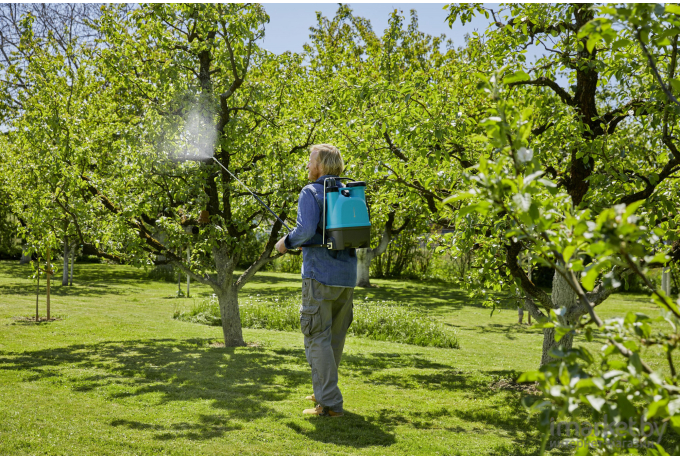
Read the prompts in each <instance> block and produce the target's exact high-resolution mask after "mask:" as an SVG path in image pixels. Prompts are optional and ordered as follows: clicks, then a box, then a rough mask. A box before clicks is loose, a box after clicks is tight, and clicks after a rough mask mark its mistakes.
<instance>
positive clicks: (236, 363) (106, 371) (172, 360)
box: [0, 339, 395, 447]
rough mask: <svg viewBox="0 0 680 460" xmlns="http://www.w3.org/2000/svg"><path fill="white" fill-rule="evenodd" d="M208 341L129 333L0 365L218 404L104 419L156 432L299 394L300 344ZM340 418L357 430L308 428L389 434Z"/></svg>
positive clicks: (331, 434)
mask: <svg viewBox="0 0 680 460" xmlns="http://www.w3.org/2000/svg"><path fill="white" fill-rule="evenodd" d="M208 342H209V341H208V340H203V339H194V340H171V339H160V340H130V341H111V342H100V343H97V344H91V345H73V346H68V347H62V348H53V349H44V350H36V351H29V352H22V353H2V352H0V371H18V372H22V373H24V375H25V377H24V378H25V379H26V380H28V381H43V382H48V383H52V384H56V385H59V386H62V385H64V384H66V385H67V386H70V387H71V388H72V389H73V391H75V392H82V393H88V392H96V394H97V395H98V396H99V395H101V394H102V393H104V394H105V395H106V396H105V398H111V399H114V400H119V401H120V402H121V403H123V404H136V403H138V402H139V401H144V402H145V403H146V404H149V401H151V403H150V404H151V405H152V407H153V405H154V404H156V405H164V404H168V403H173V402H178V401H179V402H181V401H201V400H207V401H210V402H211V406H212V407H213V408H214V409H217V410H219V411H220V414H219V416H214V415H204V414H197V415H193V414H192V415H190V417H196V418H197V419H196V420H191V421H186V422H182V423H175V424H163V423H162V422H161V423H159V422H158V421H157V420H152V423H149V421H148V420H126V419H121V418H116V419H113V420H111V422H110V424H111V425H112V426H118V427H124V428H127V429H134V430H142V431H149V432H151V433H153V434H152V437H153V438H154V439H159V440H167V439H174V438H180V437H181V438H187V439H195V440H201V439H209V438H213V437H219V436H222V435H223V434H225V433H226V432H227V431H230V430H239V429H242V427H243V423H245V422H249V421H252V420H255V419H261V418H266V417H275V418H278V419H285V418H286V416H285V415H284V414H280V413H277V411H276V410H274V409H272V408H271V406H270V405H269V404H267V402H269V401H283V400H290V399H293V393H294V392H295V393H296V394H297V393H298V392H299V388H300V387H303V386H309V385H310V384H311V375H310V372H309V371H308V370H307V368H306V366H307V363H306V359H305V355H304V350H302V349H293V348H287V349H286V348H284V349H275V350H267V349H262V348H251V347H241V348H209V347H208ZM272 351H273V353H272ZM303 366H304V367H303ZM302 369H304V370H302ZM295 398H296V399H297V397H295ZM319 419H321V418H320V417H319ZM346 420H349V421H350V422H351V424H350V425H349V426H354V427H358V428H359V429H360V430H361V435H360V436H358V435H357V432H356V428H354V429H349V428H343V430H346V431H344V433H345V435H342V433H341V432H338V431H337V430H333V429H332V428H328V427H332V425H328V427H325V428H324V426H322V425H321V424H320V425H319V427H318V429H317V430H314V432H313V433H310V434H309V436H310V437H311V438H312V439H319V440H322V441H323V442H330V443H339V444H347V445H352V446H357V447H365V446H370V445H388V444H392V443H394V442H395V439H394V435H392V434H389V433H387V432H385V431H384V430H383V429H382V428H381V427H380V425H379V424H377V423H375V422H373V421H371V420H368V419H365V418H362V417H361V416H358V415H348V417H346ZM323 421H324V420H314V421H313V423H323ZM291 423H293V425H294V424H295V422H291ZM329 430H330V431H329ZM303 431H304V430H303Z"/></svg>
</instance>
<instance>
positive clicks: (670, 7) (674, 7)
mask: <svg viewBox="0 0 680 460" xmlns="http://www.w3.org/2000/svg"><path fill="white" fill-rule="evenodd" d="M665 11H666V13H671V14H678V15H680V5H678V4H677V3H666V10H665Z"/></svg>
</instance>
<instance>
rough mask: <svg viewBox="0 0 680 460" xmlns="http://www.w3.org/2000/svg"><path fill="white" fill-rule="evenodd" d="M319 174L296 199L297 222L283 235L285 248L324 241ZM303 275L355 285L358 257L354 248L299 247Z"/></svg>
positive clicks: (322, 200) (337, 283)
mask: <svg viewBox="0 0 680 460" xmlns="http://www.w3.org/2000/svg"><path fill="white" fill-rule="evenodd" d="M327 177H338V176H328V175H327V176H321V177H320V178H319V179H317V180H316V181H315V182H313V183H311V184H309V185H307V186H305V187H304V188H303V189H302V191H301V192H300V197H299V198H298V212H297V225H296V227H295V228H294V229H293V231H291V232H290V233H289V234H288V236H286V240H285V244H286V248H287V249H294V248H298V247H300V246H302V245H303V244H321V243H322V242H323V236H322V229H321V217H322V212H321V210H322V209H323V203H324V200H325V197H324V194H323V181H324V179H325V178H327ZM302 278H312V279H315V280H317V281H318V282H319V283H322V284H325V285H327V286H343V287H355V286H356V283H357V257H356V251H355V250H354V249H343V250H342V251H332V250H330V249H327V248H325V247H321V248H308V247H303V248H302Z"/></svg>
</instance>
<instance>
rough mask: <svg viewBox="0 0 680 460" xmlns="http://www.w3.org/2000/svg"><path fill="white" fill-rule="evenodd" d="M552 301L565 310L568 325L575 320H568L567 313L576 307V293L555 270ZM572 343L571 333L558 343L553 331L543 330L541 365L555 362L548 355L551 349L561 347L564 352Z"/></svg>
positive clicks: (572, 336)
mask: <svg viewBox="0 0 680 460" xmlns="http://www.w3.org/2000/svg"><path fill="white" fill-rule="evenodd" d="M552 301H553V304H554V305H555V307H556V308H561V307H564V308H565V309H566V313H565V317H566V318H567V320H568V321H569V323H571V322H573V321H574V320H575V319H574V318H570V315H569V312H571V311H573V310H575V309H576V307H577V302H578V299H577V297H576V293H575V292H574V291H573V290H572V289H571V287H569V284H568V283H567V281H566V280H565V279H564V278H563V277H562V275H560V274H559V273H557V270H555V275H554V276H553V284H552ZM576 319H577V318H576ZM573 343H574V335H573V334H572V333H569V334H567V335H565V336H564V337H562V339H561V340H560V341H559V342H555V329H544V330H543V354H542V355H541V365H544V364H547V363H549V362H551V361H555V358H553V357H552V356H550V355H549V354H548V352H549V351H550V350H551V349H552V348H555V347H556V346H558V345H562V346H563V347H564V349H565V350H569V349H571V347H572V344H573Z"/></svg>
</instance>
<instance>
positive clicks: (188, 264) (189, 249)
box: [187, 248, 191, 299]
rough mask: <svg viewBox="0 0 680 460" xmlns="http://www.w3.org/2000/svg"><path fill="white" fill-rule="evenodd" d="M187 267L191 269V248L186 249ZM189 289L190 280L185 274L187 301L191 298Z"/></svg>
mask: <svg viewBox="0 0 680 460" xmlns="http://www.w3.org/2000/svg"><path fill="white" fill-rule="evenodd" d="M187 267H191V248H187ZM190 288H191V278H189V274H187V299H188V298H189V297H191V295H190V294H189V289H190Z"/></svg>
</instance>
